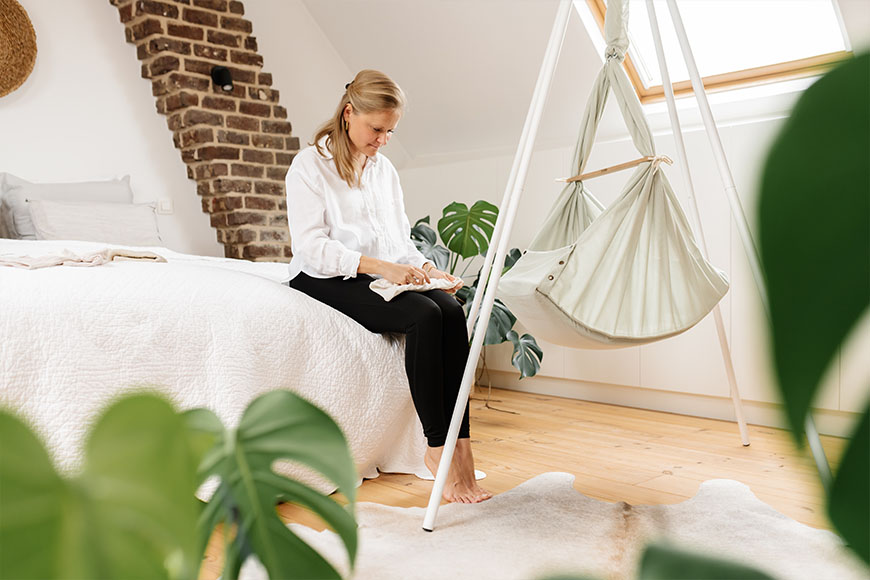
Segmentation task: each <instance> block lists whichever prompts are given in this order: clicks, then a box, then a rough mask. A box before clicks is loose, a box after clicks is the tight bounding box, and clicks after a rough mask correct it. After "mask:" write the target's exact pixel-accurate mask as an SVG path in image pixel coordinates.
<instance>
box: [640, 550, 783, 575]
mask: <svg viewBox="0 0 870 580" xmlns="http://www.w3.org/2000/svg"><path fill="white" fill-rule="evenodd" d="M637 578H638V580H734V579H735V578H740V579H741V580H774V579H773V578H772V577H771V576H768V575H767V574H765V573H764V572H762V571H760V570H757V569H755V568H752V567H750V566H746V565H744V564H739V563H737V562H729V561H728V560H722V559H720V558H715V557H712V556H706V555H703V554H698V553H694V552H689V551H687V550H683V549H679V548H674V547H671V546H666V545H662V544H650V545H648V546H647V548H646V550H645V551H644V553H643V557H642V558H641V562H640V570H639V572H638V576H637Z"/></svg>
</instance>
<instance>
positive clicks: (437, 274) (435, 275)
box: [423, 264, 465, 294]
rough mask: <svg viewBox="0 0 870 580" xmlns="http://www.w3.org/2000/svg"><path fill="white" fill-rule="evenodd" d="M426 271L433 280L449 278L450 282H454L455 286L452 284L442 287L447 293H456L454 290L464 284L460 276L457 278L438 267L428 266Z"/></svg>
mask: <svg viewBox="0 0 870 580" xmlns="http://www.w3.org/2000/svg"><path fill="white" fill-rule="evenodd" d="M423 267H424V268H425V267H426V266H425V264H424V265H423ZM427 273H428V274H429V277H430V278H432V279H435V280H437V279H439V278H441V279H444V280H450V281H451V282H456V286H453V287H452V288H445V289H444V291H445V292H447V293H448V294H456V291H457V290H459V289H460V288H462V286H464V285H465V282H463V281H462V278H457V277H456V276H451V275H450V274H448V273H447V272H442V271H441V270H439V269H438V268H435V267H432V268H429V269H428V270H427Z"/></svg>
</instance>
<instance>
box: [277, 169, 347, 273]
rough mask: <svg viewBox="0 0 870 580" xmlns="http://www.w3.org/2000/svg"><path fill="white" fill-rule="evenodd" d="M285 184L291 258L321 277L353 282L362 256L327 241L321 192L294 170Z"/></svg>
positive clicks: (339, 243) (298, 171) (329, 240)
mask: <svg viewBox="0 0 870 580" xmlns="http://www.w3.org/2000/svg"><path fill="white" fill-rule="evenodd" d="M285 184H286V191H287V221H288V225H289V227H290V240H291V246H292V249H293V254H294V255H299V256H301V257H302V259H303V260H304V261H305V264H306V265H308V266H309V267H311V268H313V269H314V270H315V271H317V272H318V273H319V274H321V275H322V276H325V277H332V276H344V277H345V279H347V278H355V277H356V275H357V271H358V270H359V260H360V257H361V255H362V254H361V253H360V252H356V251H354V250H349V249H348V248H346V247H345V246H344V244H342V243H341V242H339V241H337V240H333V239H330V237H329V225H328V224H327V223H326V205H325V204H324V199H323V194H322V192H318V190H317V188H315V187H314V186H313V185H312V180H310V179H308V178H307V177H306V176H305V175H304V173H303V172H302V171H300V170H298V168H294V167H291V168H290V170H289V171H288V172H287V177H286V178H285Z"/></svg>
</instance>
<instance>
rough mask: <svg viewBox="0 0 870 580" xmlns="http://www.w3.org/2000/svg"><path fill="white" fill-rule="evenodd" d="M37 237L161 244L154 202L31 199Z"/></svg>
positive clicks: (145, 244)
mask: <svg viewBox="0 0 870 580" xmlns="http://www.w3.org/2000/svg"><path fill="white" fill-rule="evenodd" d="M27 206H28V207H29V208H30V216H31V218H32V220H33V226H34V229H35V230H36V238H37V239H38V240H84V241H90V242H104V243H107V244H120V245H124V246H162V245H163V241H162V240H161V239H160V232H159V231H158V230H157V213H156V211H155V210H156V204H154V203H137V204H133V203H99V202H87V201H48V200H38V199H34V200H29V201H28V202H27Z"/></svg>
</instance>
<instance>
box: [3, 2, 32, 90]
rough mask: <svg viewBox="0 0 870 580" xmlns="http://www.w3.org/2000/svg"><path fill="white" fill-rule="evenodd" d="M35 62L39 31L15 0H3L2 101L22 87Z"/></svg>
mask: <svg viewBox="0 0 870 580" xmlns="http://www.w3.org/2000/svg"><path fill="white" fill-rule="evenodd" d="M35 62H36V31H35V30H33V24H31V23H30V18H28V17H27V12H26V11H25V10H24V8H23V7H22V6H21V4H19V3H18V2H16V1H15V0H0V97H4V96H6V95H8V94H9V93H11V92H12V91H14V90H15V89H17V88H18V87H20V86H21V85H22V84H23V83H24V81H25V80H27V77H28V76H30V72H31V71H32V70H33V64H34V63H35Z"/></svg>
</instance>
